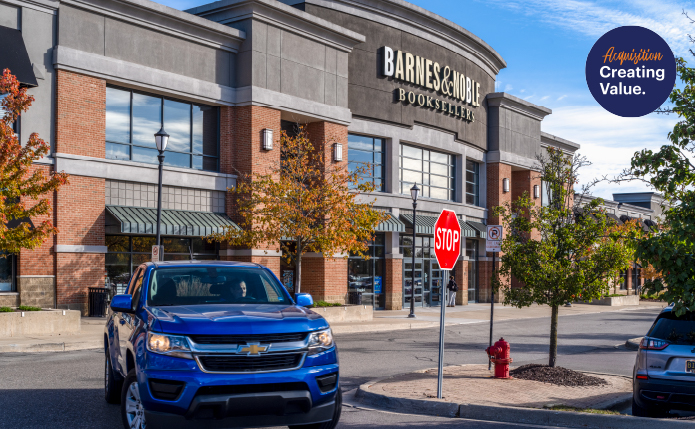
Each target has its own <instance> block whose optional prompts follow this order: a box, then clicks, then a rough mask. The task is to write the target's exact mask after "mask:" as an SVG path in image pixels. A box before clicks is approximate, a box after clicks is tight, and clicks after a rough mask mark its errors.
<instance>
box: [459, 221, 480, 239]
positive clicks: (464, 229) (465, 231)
mask: <svg viewBox="0 0 695 429" xmlns="http://www.w3.org/2000/svg"><path fill="white" fill-rule="evenodd" d="M459 225H460V226H461V236H462V237H466V238H475V237H477V236H478V235H477V231H476V230H475V229H473V227H471V226H469V225H468V224H467V223H466V222H464V221H463V220H462V219H459Z"/></svg>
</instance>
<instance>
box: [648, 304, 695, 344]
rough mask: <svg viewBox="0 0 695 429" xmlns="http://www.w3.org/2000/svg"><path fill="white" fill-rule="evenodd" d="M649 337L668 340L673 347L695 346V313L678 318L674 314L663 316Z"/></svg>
mask: <svg viewBox="0 0 695 429" xmlns="http://www.w3.org/2000/svg"><path fill="white" fill-rule="evenodd" d="M647 336H648V337H652V338H656V339H659V340H666V341H668V342H669V343H671V344H673V345H693V344H695V313H693V312H688V313H685V314H684V315H683V316H681V317H676V315H675V314H673V313H672V312H668V313H664V314H662V315H661V316H660V317H659V318H658V319H657V321H656V322H655V323H654V326H652V329H650V330H649V333H648V334H647Z"/></svg>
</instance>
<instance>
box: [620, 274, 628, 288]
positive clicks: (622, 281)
mask: <svg viewBox="0 0 695 429" xmlns="http://www.w3.org/2000/svg"><path fill="white" fill-rule="evenodd" d="M619 281H620V290H627V270H625V271H621V272H620V279H619Z"/></svg>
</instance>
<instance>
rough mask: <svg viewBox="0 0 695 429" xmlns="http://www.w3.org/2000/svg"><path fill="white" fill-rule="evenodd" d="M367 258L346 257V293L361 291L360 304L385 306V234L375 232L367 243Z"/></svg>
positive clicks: (376, 306) (377, 306)
mask: <svg viewBox="0 0 695 429" xmlns="http://www.w3.org/2000/svg"><path fill="white" fill-rule="evenodd" d="M367 254H368V255H369V260H365V259H362V258H361V257H359V256H357V255H350V257H349V259H348V293H351V292H352V293H354V292H360V293H362V304H363V305H371V306H374V307H375V308H384V307H385V306H386V301H385V295H384V288H383V287H384V263H385V236H384V234H383V233H377V234H376V235H375V237H374V241H373V242H371V243H369V251H368V253H367Z"/></svg>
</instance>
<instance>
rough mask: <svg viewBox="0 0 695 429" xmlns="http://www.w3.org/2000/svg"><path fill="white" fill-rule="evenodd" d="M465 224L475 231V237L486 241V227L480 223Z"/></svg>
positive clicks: (470, 221)
mask: <svg viewBox="0 0 695 429" xmlns="http://www.w3.org/2000/svg"><path fill="white" fill-rule="evenodd" d="M466 223H467V224H468V226H470V227H471V228H473V229H474V230H475V232H476V235H475V236H476V237H478V238H485V239H487V226H485V225H483V224H482V223H480V222H475V221H472V220H469V221H466Z"/></svg>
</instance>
